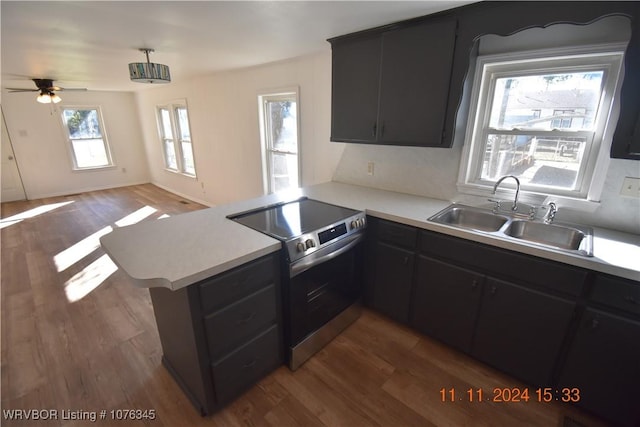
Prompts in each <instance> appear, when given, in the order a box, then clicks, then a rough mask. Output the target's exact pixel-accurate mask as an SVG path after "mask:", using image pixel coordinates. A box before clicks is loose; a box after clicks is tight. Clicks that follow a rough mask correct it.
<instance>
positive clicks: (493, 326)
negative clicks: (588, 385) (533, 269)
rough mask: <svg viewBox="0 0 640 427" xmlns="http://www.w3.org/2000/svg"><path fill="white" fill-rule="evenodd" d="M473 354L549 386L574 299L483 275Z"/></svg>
mask: <svg viewBox="0 0 640 427" xmlns="http://www.w3.org/2000/svg"><path fill="white" fill-rule="evenodd" d="M481 304H482V305H481V308H480V313H479V315H478V324H477V328H476V333H475V337H474V343H473V349H472V354H473V355H474V356H475V357H477V358H478V359H480V360H482V361H484V362H486V363H488V364H490V365H493V366H495V367H496V368H498V369H500V370H502V371H505V372H507V373H509V374H511V375H513V376H514V377H516V378H519V379H521V380H523V381H525V382H528V383H530V384H534V385H538V386H542V387H549V386H550V385H551V379H552V378H551V377H552V372H553V369H554V365H555V362H556V358H557V357H558V353H559V351H560V347H561V345H562V342H563V339H564V336H565V334H566V332H567V328H568V327H569V323H570V321H571V319H572V317H573V312H574V308H575V304H574V303H572V302H569V301H566V300H564V299H561V298H558V297H555V296H551V295H548V294H543V293H540V292H537V291H534V290H531V289H527V288H522V287H520V286H517V285H514V284H511V283H507V282H503V281H500V280H496V279H493V278H487V280H486V282H485V288H484V295H483V297H482V303H481Z"/></svg>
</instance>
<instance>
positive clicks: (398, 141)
mask: <svg viewBox="0 0 640 427" xmlns="http://www.w3.org/2000/svg"><path fill="white" fill-rule="evenodd" d="M455 36H456V21H455V20H445V21H438V22H433V23H431V22H430V23H426V22H424V23H419V24H414V25H409V26H406V27H404V26H403V27H400V28H395V29H386V30H384V31H381V32H373V33H370V32H367V33H364V34H361V35H351V36H347V37H344V38H337V39H331V40H330V42H331V44H332V58H333V65H332V79H333V80H332V89H331V94H332V100H331V140H332V141H338V142H359V143H377V144H385V145H409V146H436V147H440V146H442V145H443V144H442V140H443V126H444V116H445V112H446V106H447V102H448V101H447V100H448V97H449V85H448V81H449V78H450V75H451V66H452V61H453V52H454V46H455Z"/></svg>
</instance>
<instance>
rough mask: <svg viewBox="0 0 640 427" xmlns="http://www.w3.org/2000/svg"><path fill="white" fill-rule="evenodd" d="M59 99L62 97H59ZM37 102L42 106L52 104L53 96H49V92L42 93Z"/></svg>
mask: <svg viewBox="0 0 640 427" xmlns="http://www.w3.org/2000/svg"><path fill="white" fill-rule="evenodd" d="M58 98H60V97H59V96H58ZM36 101H38V102H39V103H40V104H50V103H51V101H52V99H51V95H49V94H48V93H47V92H44V91H42V92H40V95H38V97H37V98H36ZM58 102H60V101H58Z"/></svg>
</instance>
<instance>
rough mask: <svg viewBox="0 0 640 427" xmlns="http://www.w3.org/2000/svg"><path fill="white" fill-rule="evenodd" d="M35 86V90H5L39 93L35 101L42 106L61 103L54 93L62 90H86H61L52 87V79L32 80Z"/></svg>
mask: <svg viewBox="0 0 640 427" xmlns="http://www.w3.org/2000/svg"><path fill="white" fill-rule="evenodd" d="M32 80H33V82H34V83H35V84H36V88H37V89H24V88H12V87H9V88H7V90H8V91H9V92H10V93H11V92H40V95H38V97H37V98H36V101H38V102H40V103H42V104H49V103H54V104H57V103H58V102H60V101H62V98H60V97H59V96H58V95H56V93H55V92H60V91H63V90H87V89H86V88H63V87H59V86H54V85H53V80H52V79H32Z"/></svg>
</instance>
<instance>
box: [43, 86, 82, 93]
mask: <svg viewBox="0 0 640 427" xmlns="http://www.w3.org/2000/svg"><path fill="white" fill-rule="evenodd" d="M51 90H53V91H54V92H59V91H62V92H64V91H66V92H69V91H72V90H76V91H85V90H87V88H86V87H57V88H55V89H51Z"/></svg>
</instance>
